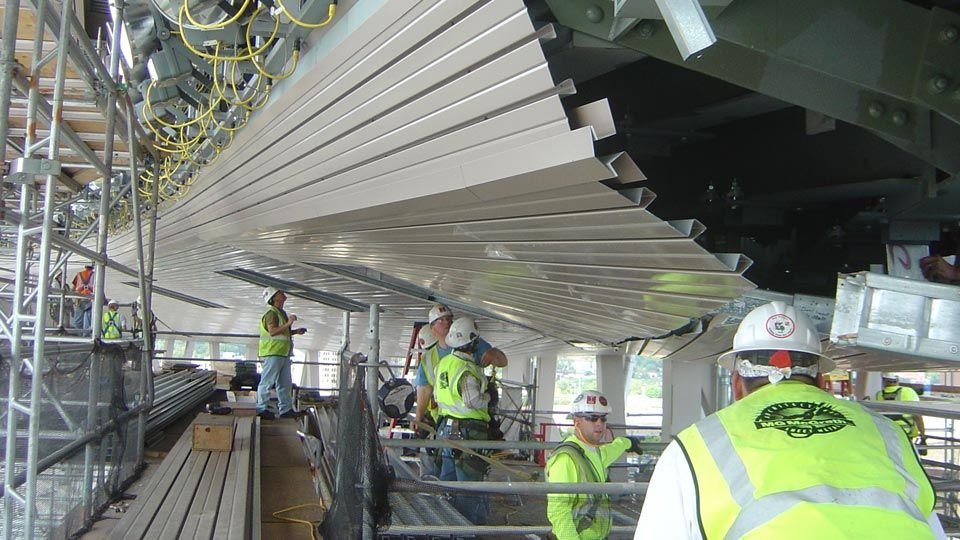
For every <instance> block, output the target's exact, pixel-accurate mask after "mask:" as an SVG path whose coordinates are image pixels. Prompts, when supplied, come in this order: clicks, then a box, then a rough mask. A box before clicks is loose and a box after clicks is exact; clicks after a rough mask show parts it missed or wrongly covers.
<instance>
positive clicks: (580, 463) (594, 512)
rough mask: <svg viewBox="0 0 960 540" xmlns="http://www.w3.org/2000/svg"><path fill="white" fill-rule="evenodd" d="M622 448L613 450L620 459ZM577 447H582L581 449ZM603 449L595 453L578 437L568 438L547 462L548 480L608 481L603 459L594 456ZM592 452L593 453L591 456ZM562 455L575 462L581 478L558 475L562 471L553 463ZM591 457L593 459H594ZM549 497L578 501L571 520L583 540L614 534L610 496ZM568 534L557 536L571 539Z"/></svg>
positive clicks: (557, 534)
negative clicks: (611, 530) (611, 526)
mask: <svg viewBox="0 0 960 540" xmlns="http://www.w3.org/2000/svg"><path fill="white" fill-rule="evenodd" d="M611 444H613V443H611ZM606 446H610V445H606ZM621 446H622V444H617V445H616V448H613V451H615V452H616V454H617V456H619V455H620V454H622V453H623V450H622V449H621ZM577 447H579V450H578V448H577ZM602 449H603V447H601V449H600V450H598V451H593V452H591V451H590V450H588V449H587V448H586V447H585V446H584V444H583V443H582V442H580V440H579V439H577V437H576V435H571V436H570V437H567V438H566V439H564V441H563V442H562V443H560V445H559V446H557V448H556V449H555V450H554V451H553V454H552V455H551V456H550V459H549V461H547V480H548V481H550V482H594V483H598V482H606V481H607V469H606V467H604V466H603V464H602V462H600V460H601V458H600V456H599V455H594V454H595V453H596V452H599V451H602ZM588 452H590V453H589V454H588ZM560 455H566V456H568V457H569V458H570V459H571V460H573V463H574V464H575V465H576V466H577V478H563V477H562V476H561V475H558V473H557V471H558V470H559V468H555V467H553V464H554V463H556V462H557V461H556V459H557V456H560ZM588 456H592V457H593V458H594V459H591V458H590V457H588ZM598 475H599V476H598ZM547 497H548V500H550V501H552V500H563V499H566V498H574V501H573V505H572V507H571V512H572V516H571V517H572V518H573V523H574V525H575V526H576V533H577V536H578V537H579V538H580V540H592V539H600V538H606V537H607V535H608V534H610V525H611V522H612V520H611V517H610V497H609V496H608V495H603V494H598V495H560V496H556V495H548V496H547ZM555 527H556V526H555ZM568 532H569V531H557V530H554V534H555V535H556V536H557V537H562V536H567V534H564V533H568Z"/></svg>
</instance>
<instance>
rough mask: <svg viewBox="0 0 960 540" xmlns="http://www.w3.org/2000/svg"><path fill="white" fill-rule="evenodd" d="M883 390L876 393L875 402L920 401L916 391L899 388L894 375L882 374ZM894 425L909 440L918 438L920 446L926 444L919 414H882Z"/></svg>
mask: <svg viewBox="0 0 960 540" xmlns="http://www.w3.org/2000/svg"><path fill="white" fill-rule="evenodd" d="M881 377H882V379H883V389H881V390H880V391H879V392H877V395H876V397H875V399H876V400H877V401H920V396H918V395H917V392H916V390H914V389H913V388H910V387H909V386H900V377H899V376H898V375H897V374H895V373H884V374H883V375H882V376H881ZM884 416H886V417H887V418H889V419H891V420H893V422H894V423H895V424H897V425H898V426H900V427H901V428H903V432H904V433H906V434H907V438H909V439H910V440H913V439H916V438H917V437H920V439H921V444H926V441H925V440H924V439H925V438H926V429H924V427H923V416H920V415H919V414H894V413H890V414H884Z"/></svg>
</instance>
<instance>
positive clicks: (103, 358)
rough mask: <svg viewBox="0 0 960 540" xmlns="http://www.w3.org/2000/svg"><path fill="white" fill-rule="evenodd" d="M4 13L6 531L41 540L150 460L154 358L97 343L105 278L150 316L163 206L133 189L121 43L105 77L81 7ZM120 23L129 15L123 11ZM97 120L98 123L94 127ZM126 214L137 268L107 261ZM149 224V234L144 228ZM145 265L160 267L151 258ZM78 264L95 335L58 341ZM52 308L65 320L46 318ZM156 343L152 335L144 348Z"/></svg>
mask: <svg viewBox="0 0 960 540" xmlns="http://www.w3.org/2000/svg"><path fill="white" fill-rule="evenodd" d="M3 8H4V13H3V18H4V22H3V43H2V51H0V67H2V76H0V140H3V141H5V162H6V165H7V168H6V170H5V178H4V179H5V181H6V182H7V183H6V184H5V186H6V187H5V191H4V195H3V198H4V203H5V205H6V208H5V210H4V211H3V212H0V214H2V216H0V219H2V220H3V221H4V222H5V223H6V224H7V225H8V227H6V228H5V229H4V232H3V242H4V244H5V249H8V250H11V251H12V253H10V254H9V256H8V258H5V260H7V261H9V264H8V267H7V268H6V271H7V272H9V274H11V278H12V280H11V282H12V285H13V287H12V297H10V299H9V302H4V305H3V306H2V307H3V313H2V317H0V319H2V320H0V330H2V335H3V340H4V342H5V343H4V345H5V347H4V350H3V351H2V353H0V354H2V357H3V363H4V364H5V367H4V369H5V371H6V372H7V373H6V374H4V377H5V378H6V380H5V381H3V386H4V390H5V392H4V394H5V399H4V402H5V405H6V406H5V408H4V419H3V420H4V421H3V425H4V432H5V447H4V448H5V450H4V462H3V479H4V480H3V501H2V504H3V512H2V513H3V520H2V529H0V530H2V536H3V537H4V538H34V537H36V536H48V535H55V534H66V533H68V532H71V531H74V530H76V529H77V528H78V527H80V526H82V525H84V524H85V523H89V520H90V519H91V518H92V516H93V515H94V513H95V512H96V511H98V510H99V507H100V506H101V505H103V504H104V503H105V502H106V501H107V499H106V497H107V496H108V495H109V492H110V491H111V490H112V489H116V485H118V484H119V483H120V482H121V481H123V480H124V479H126V478H129V477H130V476H131V475H132V474H134V473H135V472H136V469H137V467H138V466H139V464H140V463H142V460H143V455H142V448H143V434H144V431H145V427H146V423H147V412H148V410H149V409H150V406H151V401H152V395H153V387H152V370H151V368H150V366H151V360H150V359H151V356H150V351H149V350H147V347H140V346H137V344H135V343H132V342H123V343H120V342H117V343H112V344H106V343H103V342H101V341H100V340H98V339H95V338H94V336H99V335H100V327H101V312H102V307H101V306H102V305H103V300H104V283H105V281H104V275H105V273H106V269H107V268H111V269H112V270H116V271H117V272H121V273H123V274H126V275H129V276H132V277H134V278H136V279H137V283H138V288H139V290H140V295H141V297H142V298H143V303H144V304H145V308H146V311H147V312H149V309H150V297H151V291H150V285H149V281H150V280H149V278H148V273H149V272H151V271H152V269H151V265H152V263H145V259H146V258H147V256H148V254H147V253H145V247H144V241H143V237H144V235H143V229H144V227H145V226H147V227H149V228H150V231H151V238H152V232H153V226H152V224H153V223H154V220H155V217H156V206H157V199H158V195H157V190H156V189H153V190H152V194H151V193H150V190H149V186H146V189H147V193H148V194H151V195H152V201H151V202H150V203H147V202H145V201H143V200H142V199H143V192H142V189H143V187H144V186H137V189H130V185H131V182H133V185H137V178H138V177H139V176H140V175H139V171H140V170H142V169H143V167H145V166H148V164H149V163H151V162H156V155H155V150H154V149H153V148H152V145H151V143H150V142H149V141H143V140H140V138H139V137H138V135H142V133H143V131H142V129H140V128H139V123H138V122H136V121H135V115H134V113H133V109H132V103H131V102H130V100H129V98H128V97H127V96H126V94H125V93H124V92H123V90H124V86H123V85H122V84H121V83H120V82H119V81H120V78H119V72H120V34H119V32H114V34H113V36H112V39H111V45H110V48H109V51H110V53H109V60H108V61H107V62H106V63H105V62H104V58H103V57H102V55H101V54H100V53H99V52H98V51H97V50H96V48H95V46H94V45H93V43H92V42H91V40H90V39H89V38H88V37H87V35H86V32H85V30H84V28H83V26H82V23H81V22H80V21H79V20H78V18H77V16H76V14H75V13H74V11H73V10H74V4H73V3H70V2H67V3H64V4H63V7H62V9H58V7H57V6H56V5H54V4H53V3H52V2H48V1H46V0H37V1H28V2H26V3H25V5H22V6H21V2H20V0H11V1H7V2H6V3H5V5H4V6H3ZM116 10H117V11H118V12H120V13H122V11H123V5H122V3H121V4H118V5H117V6H116ZM28 35H29V37H30V38H32V40H31V39H27V36H28ZM21 62H25V63H26V64H27V65H24V64H23V63H21ZM90 96H94V97H93V98H92V99H91V98H90ZM93 110H96V111H97V114H98V115H100V118H99V119H97V120H91V119H90V118H89V115H90V113H91V111H93ZM71 122H77V123H80V124H83V125H84V126H85V128H86V129H90V123H92V124H93V125H94V126H99V125H102V126H103V131H102V133H103V135H102V138H100V139H99V140H98V141H96V142H95V141H92V140H91V139H90V138H84V137H81V136H80V135H78V133H77V131H76V130H75V129H74V126H73V125H71ZM91 144H93V145H94V146H100V147H101V148H98V149H97V150H95V149H94V148H93V147H92V146H91ZM121 149H122V150H124V152H123V153H122V154H121V153H120V152H119V151H118V150H121ZM151 154H153V157H151ZM87 171H93V176H90V175H87ZM85 175H86V176H85ZM80 177H83V178H80ZM92 178H99V182H98V184H97V186H96V187H95V188H94V187H92V186H87V187H86V188H85V189H83V190H82V192H81V190H80V187H81V183H86V182H89V180H90V179H92ZM118 184H119V185H118ZM78 192H79V193H78ZM14 205H16V206H14ZM15 208H16V209H15ZM121 208H127V209H128V210H127V214H128V218H129V219H131V220H132V225H133V229H134V236H135V244H136V247H135V251H136V253H137V256H136V258H135V259H134V262H135V263H136V267H135V268H131V267H129V266H126V265H123V264H121V263H118V262H117V261H115V260H113V259H111V258H109V257H108V255H107V240H108V233H109V232H110V226H111V220H112V219H114V220H115V219H116V218H117V217H119V216H120V213H121V212H120V210H119V209H121ZM147 209H149V211H147ZM144 212H146V214H147V215H148V216H149V220H150V221H149V223H150V225H147V224H145V223H144V222H143V220H142V214H143V213H144ZM84 229H85V230H84ZM94 232H96V234H95V235H94V234H93V233H94ZM150 244H151V246H152V244H153V243H152V241H151V242H150ZM146 251H148V252H149V257H151V260H152V255H153V250H152V248H151V247H149V246H148V247H147V248H146ZM78 258H82V259H84V260H85V261H84V262H86V260H89V261H92V262H93V263H94V264H95V267H96V270H95V272H96V276H97V279H96V283H95V287H94V289H95V293H94V299H93V300H94V302H93V316H92V329H91V331H90V333H89V334H87V335H82V334H81V335H74V336H66V335H51V327H52V328H53V330H56V327H58V326H59V327H60V328H63V326H64V324H63V318H64V309H63V306H64V305H65V301H64V300H65V296H66V292H65V291H66V283H64V281H65V276H67V271H68V267H67V262H68V261H72V262H74V263H76V262H77V261H78ZM5 288H9V284H8V285H7V286H5ZM54 298H58V300H57V301H56V303H54V300H53V299H54ZM54 305H58V307H59V309H58V311H57V312H56V314H55V315H52V314H51V311H52V310H51V307H52V306H54ZM51 322H53V323H54V324H50V323H51ZM149 332H150V330H149V328H147V329H145V330H144V334H145V335H144V337H146V338H147V339H146V341H145V342H146V343H150V340H149ZM130 347H132V348H130ZM129 351H133V357H132V358H127V357H126V354H127V352H129ZM124 358H127V359H128V360H131V361H132V363H131V364H130V365H131V366H134V369H133V370H132V371H131V373H132V374H133V373H135V374H136V378H135V379H132V380H126V382H125V379H124V378H123V375H122V373H119V374H118V373H115V372H114V370H115V369H119V368H120V367H121V366H123V365H124V362H123V360H122V359H124ZM128 398H129V399H128ZM61 426H62V428H63V429H59V428H60V427H61ZM64 433H66V434H67V436H66V437H64ZM128 436H131V437H132V438H133V440H131V441H130V444H129V445H128V444H126V438H127V437H128ZM118 441H123V444H122V445H121V446H117V442H118ZM110 448H112V452H111V451H110V450H109V449H110ZM127 449H129V453H128V451H127ZM71 478H72V480H69V479H71ZM111 486H113V487H111ZM57 531H61V532H60V533H57Z"/></svg>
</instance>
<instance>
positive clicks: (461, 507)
mask: <svg viewBox="0 0 960 540" xmlns="http://www.w3.org/2000/svg"><path fill="white" fill-rule="evenodd" d="M437 436H438V437H439V438H441V439H449V438H450V424H449V423H448V422H444V424H443V425H442V426H441V427H440V430H439V432H438V434H437ZM441 455H442V456H443V461H442V464H441V466H440V480H444V481H458V482H479V481H482V480H483V475H477V474H475V473H474V472H473V471H472V470H470V469H464V468H463V467H461V466H460V460H458V459H455V458H454V457H453V448H444V449H443V450H442V453H441ZM453 507H454V508H456V509H457V511H458V512H460V513H461V514H463V517H465V518H467V519H469V520H470V521H471V522H472V523H473V524H474V525H485V524H486V523H487V516H488V515H489V514H490V501H489V500H488V499H487V497H486V495H460V494H456V495H454V496H453Z"/></svg>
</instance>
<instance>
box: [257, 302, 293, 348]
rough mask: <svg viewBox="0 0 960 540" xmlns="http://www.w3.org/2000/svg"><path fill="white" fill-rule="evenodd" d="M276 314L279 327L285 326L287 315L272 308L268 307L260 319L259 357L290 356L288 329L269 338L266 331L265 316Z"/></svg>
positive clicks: (268, 332) (268, 333)
mask: <svg viewBox="0 0 960 540" xmlns="http://www.w3.org/2000/svg"><path fill="white" fill-rule="evenodd" d="M271 312H273V313H276V314H277V320H278V321H279V326H283V325H285V324H287V315H286V314H285V313H284V312H283V311H281V310H279V309H277V308H276V307H274V306H270V307H269V308H268V309H267V311H266V312H265V313H264V314H263V317H260V343H259V351H258V354H259V355H260V356H290V345H291V344H292V342H291V341H290V329H289V328H287V329H285V330H284V331H283V333H281V334H280V335H278V336H271V335H270V331H269V330H267V323H266V319H267V314H268V313H271Z"/></svg>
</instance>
